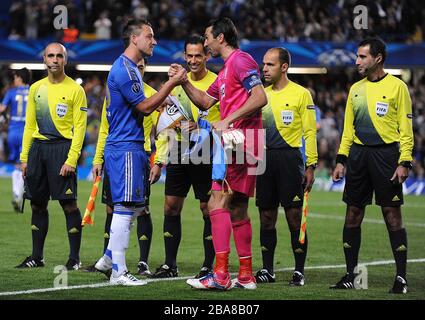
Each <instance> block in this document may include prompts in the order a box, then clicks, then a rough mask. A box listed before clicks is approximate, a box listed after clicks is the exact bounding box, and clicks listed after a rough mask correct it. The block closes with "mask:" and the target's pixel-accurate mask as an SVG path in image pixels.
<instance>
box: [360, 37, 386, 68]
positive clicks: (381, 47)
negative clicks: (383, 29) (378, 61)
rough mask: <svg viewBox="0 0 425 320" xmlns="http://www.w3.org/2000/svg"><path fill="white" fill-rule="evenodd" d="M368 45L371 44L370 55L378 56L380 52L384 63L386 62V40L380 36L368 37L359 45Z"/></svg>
mask: <svg viewBox="0 0 425 320" xmlns="http://www.w3.org/2000/svg"><path fill="white" fill-rule="evenodd" d="M367 45H369V48H370V49H369V52H370V55H371V56H372V57H376V56H378V54H381V56H382V64H384V62H385V58H386V57H387V46H386V45H385V42H384V41H383V40H382V39H380V38H378V37H373V38H366V39H364V40H362V41H361V42H360V43H359V45H358V46H359V47H364V46H367Z"/></svg>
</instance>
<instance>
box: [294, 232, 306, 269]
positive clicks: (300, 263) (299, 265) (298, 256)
mask: <svg viewBox="0 0 425 320" xmlns="http://www.w3.org/2000/svg"><path fill="white" fill-rule="evenodd" d="M299 236H300V230H297V231H291V244H292V251H293V253H294V259H295V271H299V272H301V273H302V274H304V265H305V258H306V257H307V248H308V237H307V231H306V233H305V239H304V243H303V244H301V243H300V242H299V241H298V239H299Z"/></svg>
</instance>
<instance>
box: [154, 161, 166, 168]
mask: <svg viewBox="0 0 425 320" xmlns="http://www.w3.org/2000/svg"><path fill="white" fill-rule="evenodd" d="M154 165H156V166H158V167H160V168H162V167H163V166H164V164H163V163H162V162H155V163H154Z"/></svg>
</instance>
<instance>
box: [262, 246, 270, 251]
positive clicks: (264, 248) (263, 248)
mask: <svg viewBox="0 0 425 320" xmlns="http://www.w3.org/2000/svg"><path fill="white" fill-rule="evenodd" d="M261 251H269V249H267V248H266V247H265V246H261Z"/></svg>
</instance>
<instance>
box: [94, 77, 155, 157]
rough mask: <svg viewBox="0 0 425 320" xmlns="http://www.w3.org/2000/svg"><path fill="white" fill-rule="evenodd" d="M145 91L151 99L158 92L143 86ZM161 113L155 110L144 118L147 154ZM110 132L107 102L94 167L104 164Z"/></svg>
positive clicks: (104, 107)
mask: <svg viewBox="0 0 425 320" xmlns="http://www.w3.org/2000/svg"><path fill="white" fill-rule="evenodd" d="M143 90H144V92H145V97H146V98H149V97H151V96H153V95H154V94H155V93H156V90H155V89H154V88H152V87H151V86H149V85H148V84H146V83H144V84H143ZM158 115H159V113H158V112H157V111H156V110H155V111H154V112H152V113H151V114H150V115H149V116H147V117H146V116H145V117H143V130H144V136H145V144H144V149H145V151H146V152H151V151H152V148H151V139H150V136H151V132H152V129H153V124H154V123H155V124H156V122H157V119H158ZM108 132H109V123H108V119H107V118H106V100H105V101H104V102H103V108H102V117H101V120H100V128H99V136H98V138H97V145H96V153H95V155H94V158H93V165H97V164H103V152H104V151H105V144H106V138H107V137H108Z"/></svg>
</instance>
